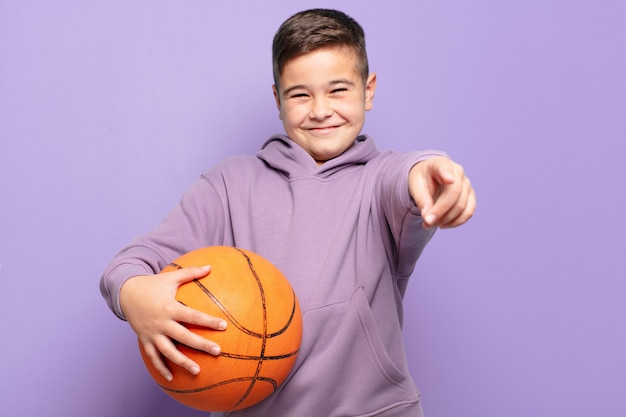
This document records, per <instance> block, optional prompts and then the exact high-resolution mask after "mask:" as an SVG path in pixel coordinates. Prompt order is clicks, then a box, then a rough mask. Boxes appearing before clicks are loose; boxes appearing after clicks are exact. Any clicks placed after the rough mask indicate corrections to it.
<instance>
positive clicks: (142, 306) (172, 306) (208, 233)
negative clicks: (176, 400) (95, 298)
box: [100, 179, 225, 379]
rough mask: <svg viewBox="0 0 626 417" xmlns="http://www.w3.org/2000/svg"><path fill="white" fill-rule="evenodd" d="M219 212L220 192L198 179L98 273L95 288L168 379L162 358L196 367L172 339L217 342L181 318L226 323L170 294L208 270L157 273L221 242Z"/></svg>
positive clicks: (210, 349)
mask: <svg viewBox="0 0 626 417" xmlns="http://www.w3.org/2000/svg"><path fill="white" fill-rule="evenodd" d="M221 213H222V203H221V199H220V197H219V194H218V193H217V192H216V190H215V189H214V187H213V186H212V184H211V183H209V181H207V180H206V179H200V180H199V181H197V182H196V183H195V184H194V185H193V186H192V187H191V188H190V189H189V190H188V191H187V192H186V193H185V194H184V195H183V198H182V199H181V201H180V203H179V204H178V205H177V206H176V207H175V208H174V209H173V210H172V211H171V212H170V213H169V214H168V215H167V216H166V218H165V219H164V220H163V221H162V222H161V223H160V224H159V225H158V226H157V227H155V228H154V229H153V230H152V231H150V232H149V233H148V234H146V235H143V236H140V237H138V238H136V239H134V240H133V241H132V242H131V243H130V244H128V245H127V246H126V247H125V248H124V249H123V250H122V251H120V253H118V254H117V256H116V257H115V258H114V259H113V260H112V261H111V263H110V264H109V266H108V267H107V268H106V270H105V272H104V274H103V276H102V278H101V282H100V290H101V292H102V295H103V296H104V298H105V299H106V301H107V303H108V304H109V306H110V307H111V309H112V310H113V311H114V312H115V314H116V315H117V316H118V317H120V318H122V319H126V320H128V322H129V324H130V325H131V327H132V328H133V330H134V331H135V332H136V333H137V337H138V339H139V342H140V343H141V345H142V347H143V348H144V351H145V352H146V354H147V356H148V357H149V358H150V360H151V362H152V364H153V365H154V367H155V368H156V369H157V370H158V371H159V372H160V373H161V374H162V375H163V376H164V377H165V378H167V379H170V378H171V377H172V373H171V372H170V370H169V369H168V368H167V366H166V365H165V363H164V360H163V358H167V359H169V360H171V361H172V362H173V363H175V364H176V365H179V366H181V367H183V368H185V369H187V370H188V371H189V372H191V373H193V374H195V373H197V372H198V371H199V368H198V365H197V364H196V363H194V362H193V361H192V360H191V359H189V358H188V357H187V356H185V355H184V354H182V353H181V352H180V351H179V350H178V349H177V348H176V345H175V342H174V341H178V342H180V343H183V344H185V345H188V346H190V347H192V348H194V349H198V350H202V351H206V352H207V353H211V354H219V346H217V344H215V343H214V342H212V341H209V340H206V339H204V338H202V337H200V336H198V335H196V334H195V333H193V332H191V331H189V330H188V329H187V328H185V327H184V326H183V325H182V324H181V323H189V324H195V325H198V326H205V327H210V328H213V329H216V330H222V329H223V328H225V325H224V322H223V320H220V319H218V318H215V317H211V316H209V315H207V314H204V313H201V312H199V311H196V310H193V309H191V308H188V307H185V306H183V305H182V304H181V303H179V302H178V301H176V298H175V296H176V291H177V289H178V287H179V286H180V285H181V284H183V283H185V282H188V281H191V280H193V279H195V278H200V277H203V276H206V275H207V274H208V273H210V272H209V269H207V268H204V269H203V268H185V269H181V270H178V271H174V272H168V273H161V274H157V273H158V272H159V271H161V270H162V269H163V267H165V266H166V265H167V264H168V263H169V262H171V261H172V260H173V259H175V258H177V257H178V256H180V255H182V254H183V253H185V252H188V251H189V250H192V249H197V248H199V247H202V246H210V245H214V244H217V243H220V242H221V240H220V237H221V236H222V234H223V233H222V232H221V230H222V229H223V228H222V227H221V226H222V222H223V216H222V215H221ZM155 274H156V275H155ZM215 348H217V349H218V350H214V349H215Z"/></svg>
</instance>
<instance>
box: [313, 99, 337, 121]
mask: <svg viewBox="0 0 626 417" xmlns="http://www.w3.org/2000/svg"><path fill="white" fill-rule="evenodd" d="M332 114H333V110H332V107H331V106H330V103H328V100H326V98H325V97H319V98H314V99H313V100H312V101H311V111H310V112H309V117H310V118H311V119H315V120H323V119H326V118H327V117H329V116H330V115H332Z"/></svg>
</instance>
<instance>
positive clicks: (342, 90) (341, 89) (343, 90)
mask: <svg viewBox="0 0 626 417" xmlns="http://www.w3.org/2000/svg"><path fill="white" fill-rule="evenodd" d="M346 91H348V89H347V88H345V87H341V88H335V89H334V90H331V92H330V93H331V94H341V93H344V92H346Z"/></svg>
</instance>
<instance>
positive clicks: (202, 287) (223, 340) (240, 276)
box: [139, 246, 302, 411]
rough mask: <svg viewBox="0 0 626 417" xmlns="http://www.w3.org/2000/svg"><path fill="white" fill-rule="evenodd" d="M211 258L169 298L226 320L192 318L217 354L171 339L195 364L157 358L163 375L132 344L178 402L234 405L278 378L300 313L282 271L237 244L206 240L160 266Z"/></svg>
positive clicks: (213, 407) (249, 401)
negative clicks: (203, 271)
mask: <svg viewBox="0 0 626 417" xmlns="http://www.w3.org/2000/svg"><path fill="white" fill-rule="evenodd" d="M203 265H211V272H210V273H209V275H207V276H206V277H204V278H201V279H197V280H194V281H191V282H188V283H185V284H183V285H181V286H180V287H179V289H178V293H177V295H176V299H177V300H178V301H179V302H181V303H183V304H185V305H187V306H189V307H192V308H195V309H197V310H201V311H204V312H206V313H208V314H210V315H212V316H216V317H221V318H223V319H225V320H226V321H227V322H228V327H227V328H226V330H223V331H219V330H212V329H207V328H201V327H197V326H193V325H187V327H188V328H189V329H190V330H192V331H193V332H195V333H197V334H200V335H202V336H203V337H206V338H207V339H210V340H213V341H215V342H216V343H218V344H219V345H220V347H221V349H222V353H221V354H220V355H219V356H213V355H210V354H208V353H204V352H200V351H197V350H195V349H192V348H189V347H187V346H185V345H182V344H179V345H178V349H179V350H180V351H181V352H183V353H184V354H185V355H187V356H189V357H190V358H191V359H193V360H194V361H196V362H197V363H198V365H200V368H201V371H200V373H199V374H198V375H192V374H190V373H188V372H187V371H186V370H185V369H183V368H181V367H179V366H177V365H175V364H174V363H172V362H169V361H167V359H164V360H165V361H166V363H167V365H168V367H169V368H170V370H171V371H172V374H173V376H174V378H173V380H172V381H171V382H168V381H167V380H166V379H165V378H163V377H162V376H161V374H160V373H159V372H158V371H157V370H156V369H155V368H154V367H153V366H152V364H151V362H150V360H149V359H148V358H147V356H146V355H145V352H144V351H143V348H142V347H141V344H140V346H139V349H140V351H141V355H142V358H143V360H144V363H145V364H146V367H147V368H148V371H149V372H150V375H151V376H152V378H153V379H154V380H155V381H156V382H157V383H158V384H159V386H160V387H161V388H162V389H163V390H164V391H165V392H166V393H168V394H169V395H170V396H172V397H173V398H174V399H176V400H178V401H179V402H181V403H183V404H185V405H187V406H190V407H193V408H196V409H199V410H203V411H234V410H240V409H242V408H246V407H249V406H251V405H253V404H256V403H258V402H259V401H261V400H263V399H264V398H266V397H267V396H268V395H270V394H271V393H273V392H274V391H275V390H276V388H277V387H278V386H279V385H280V384H281V383H282V382H283V381H284V380H285V378H286V377H287V375H288V374H289V372H290V371H291V368H292V367H293V364H294V363H295V361H296V356H297V354H298V350H299V348H300V342H301V339H302V317H301V313H300V307H299V304H298V300H297V298H296V296H295V293H294V291H293V289H292V288H291V286H290V285H289V282H288V281H287V279H286V278H285V277H284V276H283V274H282V273H281V272H280V271H279V270H278V269H277V268H276V267H275V266H274V265H272V264H271V263H270V262H269V261H267V260H266V259H264V258H262V257H261V256H259V255H257V254H255V253H253V252H250V251H247V250H243V249H239V248H234V247H228V246H212V247H206V248H201V249H197V250H194V251H192V252H189V253H187V254H185V255H183V256H181V257H180V258H178V259H176V260H175V261H174V262H172V263H171V264H170V265H168V266H167V267H166V268H164V269H163V271H162V272H168V271H174V270H176V269H181V268H186V267H190V266H203Z"/></svg>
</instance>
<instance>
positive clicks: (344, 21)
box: [272, 9, 369, 88]
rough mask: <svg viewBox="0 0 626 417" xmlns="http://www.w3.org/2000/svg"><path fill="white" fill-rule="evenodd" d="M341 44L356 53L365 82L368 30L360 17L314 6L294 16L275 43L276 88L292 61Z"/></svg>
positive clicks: (280, 32) (287, 22)
mask: <svg viewBox="0 0 626 417" xmlns="http://www.w3.org/2000/svg"><path fill="white" fill-rule="evenodd" d="M340 47H347V48H349V49H351V50H352V51H353V52H354V53H355V54H356V56H357V59H358V71H359V72H360V73H361V76H362V77H363V82H364V83H365V82H366V81H367V77H368V75H369V64H368V62H367V51H366V49H365V33H364V31H363V28H362V27H361V25H359V23H358V22H357V21H356V20H354V19H353V18H351V17H350V16H348V15H346V14H345V13H343V12H340V11H338V10H332V9H310V10H305V11H302V12H299V13H296V14H295V15H293V16H291V17H290V18H289V19H287V20H285V22H284V23H283V24H282V25H281V26H280V28H278V31H277V32H276V34H275V35H274V41H273V43H272V64H273V69H274V83H275V84H276V87H277V88H279V86H278V81H279V78H280V76H281V74H282V73H283V70H284V69H285V65H287V63H288V62H289V61H290V60H292V59H294V58H297V57H299V56H301V55H304V54H308V53H310V52H313V51H315V50H317V49H322V48H340Z"/></svg>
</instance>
